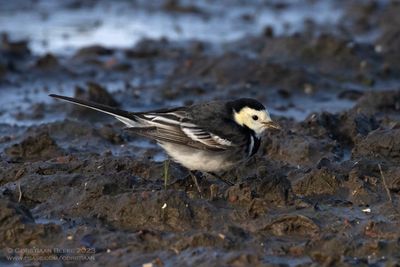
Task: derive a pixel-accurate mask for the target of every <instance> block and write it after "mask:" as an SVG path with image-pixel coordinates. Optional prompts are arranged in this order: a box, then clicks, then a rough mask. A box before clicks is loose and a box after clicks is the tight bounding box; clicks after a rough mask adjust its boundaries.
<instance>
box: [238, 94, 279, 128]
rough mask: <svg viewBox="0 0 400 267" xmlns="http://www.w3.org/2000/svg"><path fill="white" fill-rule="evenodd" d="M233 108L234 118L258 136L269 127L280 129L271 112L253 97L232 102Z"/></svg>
mask: <svg viewBox="0 0 400 267" xmlns="http://www.w3.org/2000/svg"><path fill="white" fill-rule="evenodd" d="M230 106H231V107H232V110H233V119H234V121H235V122H236V123H237V124H239V125H240V126H243V127H247V128H249V129H250V130H253V131H254V132H255V134H256V135H257V136H261V134H262V133H263V132H264V131H265V130H267V129H280V127H279V125H278V124H277V123H276V122H274V121H272V119H271V117H270V115H269V112H268V111H267V109H266V108H265V107H264V105H263V104H261V103H260V102H258V101H257V100H254V99H251V98H241V99H238V100H234V101H232V102H230Z"/></svg>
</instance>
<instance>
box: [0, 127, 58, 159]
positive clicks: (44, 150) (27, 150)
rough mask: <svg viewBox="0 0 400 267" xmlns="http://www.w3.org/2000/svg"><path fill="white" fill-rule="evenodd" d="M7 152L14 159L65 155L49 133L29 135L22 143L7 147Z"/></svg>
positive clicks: (49, 157) (47, 157)
mask: <svg viewBox="0 0 400 267" xmlns="http://www.w3.org/2000/svg"><path fill="white" fill-rule="evenodd" d="M5 153H6V155H7V156H9V157H10V159H11V160H12V161H37V160H47V159H51V158H55V157H59V156H62V155H64V152H63V151H62V149H61V148H60V147H59V146H57V144H56V142H55V141H54V140H53V139H52V138H51V137H50V135H49V134H48V133H40V134H38V135H35V136H29V137H27V138H26V139H24V140H23V141H22V142H21V143H19V144H14V145H12V146H11V147H8V148H6V149H5Z"/></svg>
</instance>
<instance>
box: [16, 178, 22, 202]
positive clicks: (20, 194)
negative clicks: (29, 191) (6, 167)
mask: <svg viewBox="0 0 400 267" xmlns="http://www.w3.org/2000/svg"><path fill="white" fill-rule="evenodd" d="M17 186H18V194H19V195H18V203H20V202H21V199H22V190H21V182H20V181H18V184H17Z"/></svg>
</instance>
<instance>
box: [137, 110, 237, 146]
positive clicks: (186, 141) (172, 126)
mask: <svg viewBox="0 0 400 267" xmlns="http://www.w3.org/2000/svg"><path fill="white" fill-rule="evenodd" d="M137 120H138V121H141V122H142V123H143V124H146V125H148V128H147V129H145V128H135V127H134V128H130V130H132V131H134V132H136V133H137V134H140V135H143V136H147V137H150V138H153V139H155V140H157V141H164V142H171V143H176V144H182V145H187V146H190V147H194V148H200V149H206V150H217V151H218V150H225V149H227V148H229V147H232V146H233V144H232V142H231V141H229V140H227V139H225V138H222V137H220V136H218V135H216V134H213V133H211V132H209V131H207V130H205V129H203V128H202V127H200V126H198V125H196V124H195V123H194V122H192V121H191V119H190V117H188V116H187V114H186V112H185V111H183V110H175V111H170V112H162V113H160V112H149V113H142V114H138V115H137Z"/></svg>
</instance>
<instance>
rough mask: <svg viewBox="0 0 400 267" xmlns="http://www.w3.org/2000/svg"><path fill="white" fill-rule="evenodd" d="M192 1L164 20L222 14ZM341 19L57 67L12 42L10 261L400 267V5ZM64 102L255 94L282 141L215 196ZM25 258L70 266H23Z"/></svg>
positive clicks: (6, 245)
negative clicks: (53, 95) (62, 98)
mask: <svg viewBox="0 0 400 267" xmlns="http://www.w3.org/2000/svg"><path fill="white" fill-rule="evenodd" d="M84 2H85V3H86V1H84ZM182 2H184V1H182ZM182 2H181V1H165V3H164V4H163V5H160V6H157V7H154V6H151V8H153V9H157V10H161V11H160V12H165V13H167V14H171V13H172V14H174V15H176V16H178V17H179V16H188V15H189V16H200V17H202V18H203V19H204V20H207V17H209V19H210V18H211V19H212V18H213V16H216V14H214V13H210V10H209V9H207V5H205V6H202V5H189V4H188V5H186V4H184V3H182ZM239 2H240V1H239ZM311 2H312V1H311ZM322 2H323V1H322ZM86 4H87V5H89V6H90V5H95V4H93V3H92V2H91V1H87V3H86ZM266 5H267V4H266ZM302 5H303V6H307V5H312V3H308V1H306V2H304V3H303V4H302ZM238 7H240V4H239V3H237V2H235V3H233V2H232V8H233V9H235V8H236V9H237V8H238ZM63 8H66V9H78V10H79V9H82V8H86V7H85V5H83V6H81V5H80V4H78V2H76V3H75V2H73V1H72V2H71V5H67V6H64V7H63ZM148 8H150V7H148ZM267 8H268V9H272V10H274V12H283V11H284V10H285V9H290V8H291V4H290V3H287V5H285V4H282V5H280V4H277V3H275V4H270V5H268V7H267ZM336 9H337V10H340V14H341V17H340V20H338V21H337V22H336V21H335V23H328V24H324V23H320V22H319V21H314V20H313V18H312V17H309V18H308V19H307V20H306V21H305V22H304V25H303V28H301V29H296V31H295V32H293V33H292V32H288V33H282V32H275V31H274V27H273V25H272V26H268V25H266V27H265V28H264V29H263V30H262V31H260V32H259V33H257V34H252V35H251V36H245V37H241V38H238V39H236V40H230V41H228V42H225V43H217V42H213V41H207V40H195V39H189V40H173V39H172V38H171V39H169V38H168V36H165V38H160V39H142V40H141V41H139V42H137V43H136V44H135V45H132V46H127V47H113V46H102V45H91V46H83V47H80V48H79V49H75V50H73V53H70V54H62V53H57V52H48V53H45V54H40V53H36V51H33V50H32V48H31V46H30V42H29V41H27V40H13V39H12V38H11V37H12V33H11V32H10V33H4V34H3V36H2V40H1V44H0V96H1V97H0V98H1V100H0V103H1V105H0V118H1V121H0V222H1V223H0V248H1V249H0V264H1V265H5V266H11V265H13V264H21V265H22V264H31V265H32V264H33V265H40V264H42V265H46V266H47V265H48V266H53V265H54V266H61V265H67V266H75V265H76V266H78V265H79V266H81V265H83V266H98V265H107V266H109V265H115V266H192V265H193V266H309V265H314V266H350V265H361V266H370V265H371V266H397V264H398V263H399V262H400V203H399V193H400V79H399V77H400V76H399V74H400V69H399V66H400V49H399V47H400V39H399V37H398V32H399V29H400V20H399V19H398V14H399V12H400V5H399V4H398V3H397V2H396V1H369V2H364V1H338V2H337V4H336ZM278 10H280V11H278ZM241 20H242V23H244V24H249V23H250V24H251V23H254V20H255V18H253V16H252V15H251V14H242V16H241ZM32 42H34V41H32ZM49 93H58V94H66V95H71V96H75V97H79V98H83V99H87V100H91V101H95V102H98V103H103V104H106V105H110V106H115V107H119V108H122V109H128V110H132V111H142V110H146V109H153V108H158V107H172V106H177V105H187V104H191V103H196V102H201V101H208V100H214V99H231V98H238V97H253V98H257V99H259V100H260V101H261V102H263V103H264V104H266V105H267V107H268V108H269V109H270V111H271V114H272V117H273V118H274V119H275V120H277V121H278V122H279V123H280V125H281V126H282V130H280V131H274V132H268V133H266V134H265V136H264V137H263V141H262V144H261V147H260V150H259V152H258V153H257V154H256V155H255V156H254V158H252V159H251V160H249V161H248V162H247V163H245V164H243V165H241V166H238V167H237V168H236V169H235V170H232V171H230V172H229V173H227V174H226V175H225V177H224V178H225V179H227V180H229V181H231V182H233V183H234V185H232V186H230V185H227V184H225V183H223V182H221V181H220V180H218V179H215V178H214V177H211V176H207V175H204V176H203V177H199V183H200V187H201V189H202V194H201V195H200V194H199V193H198V192H197V189H196V186H195V185H194V184H193V181H192V180H191V178H190V176H189V173H188V172H187V170H185V169H184V168H182V167H181V166H179V165H178V164H176V163H174V162H172V161H170V160H169V159H168V158H167V156H166V155H165V154H163V151H162V150H161V148H159V147H158V146H157V145H156V143H155V142H153V141H151V140H150V141H149V140H145V139H142V138H140V137H138V136H134V135H132V134H131V133H130V132H129V131H127V130H126V129H124V126H123V125H122V124H121V123H119V122H117V121H114V120H113V119H112V118H109V116H106V115H102V114H98V113H96V112H92V111H88V110H86V109H83V108H80V107H76V106H73V105H70V104H68V103H64V102H59V101H55V100H53V99H50V98H49V97H47V95H48V94H49ZM28 248H36V249H41V250H40V251H38V250H36V251H34V252H32V251H29V250H24V249H28ZM54 248H63V249H64V250H66V249H71V251H73V253H72V254H71V251H68V253H65V251H64V252H63V251H61V250H55V249H54ZM46 249H48V250H46ZM24 255H25V256H32V255H34V256H43V257H44V256H46V257H55V258H54V260H51V261H44V260H43V259H42V260H40V259H37V258H36V259H29V260H22V261H21V260H10V259H11V258H10V257H16V256H24ZM63 255H64V256H65V255H69V256H71V255H74V256H80V257H81V258H79V259H77V258H74V259H69V260H68V259H66V258H64V259H62V258H60V256H63ZM57 257H58V258H57ZM83 257H86V258H83ZM146 264H147V265H146ZM13 266H14V265H13Z"/></svg>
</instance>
